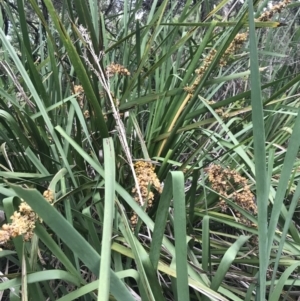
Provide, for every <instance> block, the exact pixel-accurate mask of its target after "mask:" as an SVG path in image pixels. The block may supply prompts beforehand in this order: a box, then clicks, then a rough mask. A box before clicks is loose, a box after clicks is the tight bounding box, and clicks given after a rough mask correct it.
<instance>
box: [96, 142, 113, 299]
mask: <svg viewBox="0 0 300 301" xmlns="http://www.w3.org/2000/svg"><path fill="white" fill-rule="evenodd" d="M103 149H104V173H105V196H104V197H105V199H104V221H103V236H102V248H101V264H100V276H99V278H100V281H99V288H98V290H99V292H101V293H100V294H99V295H98V301H106V300H108V297H109V284H110V261H111V260H110V258H111V237H112V229H113V216H114V200H115V173H116V172H115V153H114V146H113V141H112V139H111V138H108V139H104V140H103Z"/></svg>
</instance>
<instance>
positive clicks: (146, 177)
mask: <svg viewBox="0 0 300 301" xmlns="http://www.w3.org/2000/svg"><path fill="white" fill-rule="evenodd" d="M134 170H135V172H136V176H137V181H138V184H139V188H140V191H141V195H142V198H143V201H144V202H145V203H147V208H151V207H152V205H153V200H154V193H153V192H152V191H150V188H151V187H153V188H154V189H155V190H156V191H158V192H159V193H162V188H161V185H160V182H159V180H158V178H157V175H156V173H155V172H154V170H155V167H154V166H153V165H152V164H151V163H149V162H144V161H137V162H136V163H135V164H134ZM132 193H133V197H134V199H135V201H136V202H137V203H139V196H138V193H137V188H136V187H134V188H133V189H132ZM133 221H135V222H133ZM136 222H137V215H136V213H135V212H134V213H133V214H132V217H131V224H132V226H133V225H135V224H136Z"/></svg>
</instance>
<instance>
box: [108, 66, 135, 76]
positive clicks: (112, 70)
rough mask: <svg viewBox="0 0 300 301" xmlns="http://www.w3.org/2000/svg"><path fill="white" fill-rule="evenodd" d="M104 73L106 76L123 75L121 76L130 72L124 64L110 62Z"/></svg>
mask: <svg viewBox="0 0 300 301" xmlns="http://www.w3.org/2000/svg"><path fill="white" fill-rule="evenodd" d="M105 73H106V75H107V76H108V77H112V76H114V75H115V74H119V75H123V76H129V75H130V72H129V71H128V69H126V68H125V67H124V66H122V65H120V64H115V63H111V64H110V65H108V66H107V67H106V69H105Z"/></svg>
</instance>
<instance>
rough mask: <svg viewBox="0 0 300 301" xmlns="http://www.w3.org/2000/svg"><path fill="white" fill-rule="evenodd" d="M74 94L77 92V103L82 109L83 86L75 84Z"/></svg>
mask: <svg viewBox="0 0 300 301" xmlns="http://www.w3.org/2000/svg"><path fill="white" fill-rule="evenodd" d="M74 94H78V95H77V96H76V98H77V101H78V104H79V106H80V108H81V109H82V108H83V106H84V90H83V87H82V86H81V85H75V86H74Z"/></svg>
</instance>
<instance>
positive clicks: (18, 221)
mask: <svg viewBox="0 0 300 301" xmlns="http://www.w3.org/2000/svg"><path fill="white" fill-rule="evenodd" d="M43 196H44V198H45V199H46V200H47V201H48V202H49V203H52V202H53V200H54V195H53V192H52V191H50V190H46V191H44V194H43ZM10 218H11V220H12V222H11V223H10V224H4V225H3V226H2V229H1V230H0V244H4V243H6V242H8V241H9V240H10V239H11V238H14V237H17V236H19V235H23V238H24V240H25V241H27V240H30V239H31V238H32V236H33V231H34V228H35V223H36V221H37V220H38V219H39V217H38V215H37V214H36V213H34V212H33V210H32V209H31V207H30V206H29V205H28V204H27V203H26V202H25V201H24V200H22V202H21V204H20V205H19V210H18V211H15V212H14V214H13V215H12V216H11V217H10Z"/></svg>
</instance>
